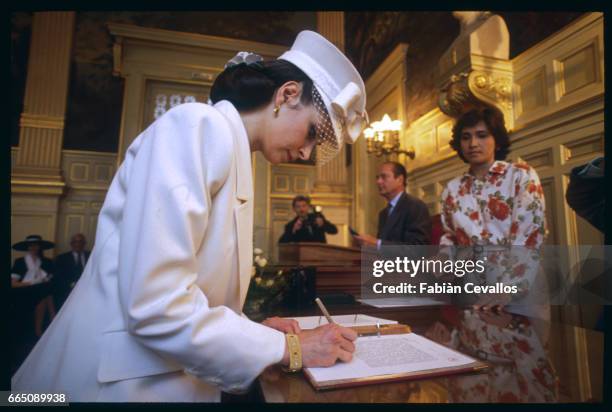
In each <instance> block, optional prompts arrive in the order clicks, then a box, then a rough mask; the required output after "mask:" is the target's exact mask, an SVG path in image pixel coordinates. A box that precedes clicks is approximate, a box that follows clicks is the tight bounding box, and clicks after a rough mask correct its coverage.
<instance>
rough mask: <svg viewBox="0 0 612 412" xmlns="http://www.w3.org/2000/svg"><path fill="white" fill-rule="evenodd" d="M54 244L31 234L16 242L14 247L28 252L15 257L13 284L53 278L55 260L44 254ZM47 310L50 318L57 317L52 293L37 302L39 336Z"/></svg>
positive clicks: (24, 283)
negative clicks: (22, 255)
mask: <svg viewBox="0 0 612 412" xmlns="http://www.w3.org/2000/svg"><path fill="white" fill-rule="evenodd" d="M54 246H55V245H54V243H53V242H49V241H48V240H43V238H42V237H41V236H40V235H30V236H28V237H26V239H25V240H23V241H21V242H17V243H15V244H14V245H13V249H15V250H19V251H23V252H27V254H26V255H25V256H24V257H20V258H17V259H15V263H14V264H13V268H12V269H11V286H12V287H22V286H30V285H34V284H37V283H42V282H48V281H49V280H51V276H52V273H53V261H52V260H51V259H49V258H46V257H44V256H43V250H45V249H51V248H53V247H54ZM46 311H48V312H49V318H50V319H53V318H54V317H55V305H54V304H53V299H52V298H51V296H50V295H47V296H45V297H43V298H42V300H41V301H40V302H38V303H37V305H36V309H35V311H34V331H35V332H36V336H38V337H40V336H41V335H42V332H43V321H44V319H45V312H46Z"/></svg>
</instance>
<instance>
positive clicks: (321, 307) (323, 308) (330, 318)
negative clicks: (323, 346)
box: [315, 298, 336, 323]
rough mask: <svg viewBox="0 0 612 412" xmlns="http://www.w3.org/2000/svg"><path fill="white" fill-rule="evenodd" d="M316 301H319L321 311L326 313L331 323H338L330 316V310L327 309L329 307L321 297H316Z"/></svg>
mask: <svg viewBox="0 0 612 412" xmlns="http://www.w3.org/2000/svg"><path fill="white" fill-rule="evenodd" d="M315 302H316V303H317V306H319V309H321V312H323V315H325V318H326V319H327V321H328V322H329V323H336V322H334V320H333V319H332V317H331V316H330V314H329V312H328V311H327V309H326V308H325V306H324V305H323V302H321V299H319V298H316V299H315Z"/></svg>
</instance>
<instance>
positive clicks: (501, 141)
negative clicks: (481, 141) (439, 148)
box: [450, 106, 510, 163]
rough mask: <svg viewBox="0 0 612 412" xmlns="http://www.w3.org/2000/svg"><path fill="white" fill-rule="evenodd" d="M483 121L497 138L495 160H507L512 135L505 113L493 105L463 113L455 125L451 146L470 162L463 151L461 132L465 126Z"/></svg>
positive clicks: (463, 158)
mask: <svg viewBox="0 0 612 412" xmlns="http://www.w3.org/2000/svg"><path fill="white" fill-rule="evenodd" d="M481 121H482V122H484V123H485V124H486V125H487V129H489V132H490V133H491V135H492V136H493V138H494V139H495V147H496V149H495V160H505V159H506V156H507V155H508V152H509V151H510V137H509V136H508V131H507V130H506V126H505V124H504V115H503V113H502V112H501V111H500V110H499V109H498V108H496V107H493V106H484V107H478V108H475V109H471V110H469V111H467V112H465V113H463V114H462V115H461V116H460V117H459V118H458V119H457V121H456V122H455V125H454V126H453V138H452V139H451V141H450V146H451V147H452V148H453V149H455V151H456V152H457V154H458V155H459V157H460V158H461V160H463V161H464V162H465V163H468V161H467V160H466V159H465V157H464V156H463V153H461V134H462V133H463V129H464V128H466V127H473V126H476V124H478V122H481Z"/></svg>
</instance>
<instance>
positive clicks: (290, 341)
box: [283, 333, 302, 372]
mask: <svg viewBox="0 0 612 412" xmlns="http://www.w3.org/2000/svg"><path fill="white" fill-rule="evenodd" d="M285 336H286V337H287V347H288V348H289V367H288V368H283V369H284V370H285V371H286V372H299V371H300V370H301V369H302V347H301V346H300V338H298V335H294V334H292V333H288V334H286V335H285Z"/></svg>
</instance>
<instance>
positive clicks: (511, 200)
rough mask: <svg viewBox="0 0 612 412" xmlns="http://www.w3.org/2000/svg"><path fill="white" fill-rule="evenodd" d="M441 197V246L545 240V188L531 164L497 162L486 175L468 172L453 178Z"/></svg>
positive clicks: (525, 243) (537, 243)
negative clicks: (479, 175)
mask: <svg viewBox="0 0 612 412" xmlns="http://www.w3.org/2000/svg"><path fill="white" fill-rule="evenodd" d="M441 201H442V215H441V218H442V225H443V227H444V234H443V235H442V238H441V239H440V244H441V245H448V246H452V245H458V246H468V245H474V244H493V245H521V246H526V247H528V248H538V247H539V246H540V245H541V244H542V242H543V240H544V236H545V233H546V228H545V219H544V208H545V205H544V192H543V190H542V185H541V184H540V179H539V178H538V175H537V173H536V171H535V170H534V169H533V168H532V167H530V166H529V165H527V164H524V163H508V162H503V161H500V160H498V161H495V162H494V163H493V164H492V165H491V167H490V168H489V172H488V173H487V175H486V176H485V177H484V179H479V178H477V177H475V176H473V175H472V174H470V173H469V172H468V173H465V174H464V175H463V176H460V177H457V178H455V179H453V180H451V181H450V182H448V184H447V186H446V188H445V189H444V192H443V193H442V200H441Z"/></svg>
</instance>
